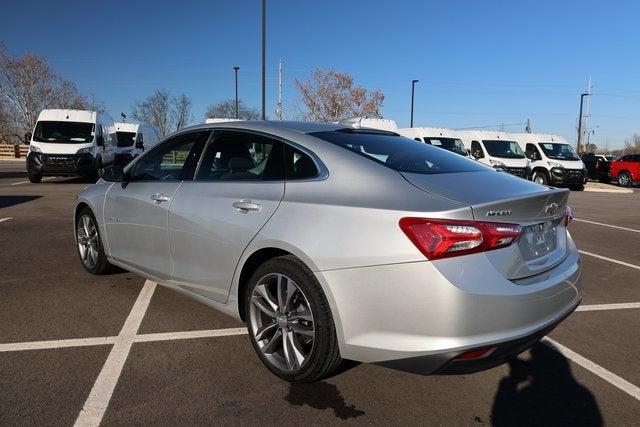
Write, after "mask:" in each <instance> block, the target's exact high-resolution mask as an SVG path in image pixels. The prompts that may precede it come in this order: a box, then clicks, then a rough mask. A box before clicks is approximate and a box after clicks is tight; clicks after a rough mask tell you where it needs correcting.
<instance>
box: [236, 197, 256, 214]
mask: <svg viewBox="0 0 640 427" xmlns="http://www.w3.org/2000/svg"><path fill="white" fill-rule="evenodd" d="M233 207H234V208H236V209H238V210H239V211H240V212H244V213H247V212H248V211H258V210H260V205H259V204H257V203H253V202H252V201H251V200H240V201H237V202H233Z"/></svg>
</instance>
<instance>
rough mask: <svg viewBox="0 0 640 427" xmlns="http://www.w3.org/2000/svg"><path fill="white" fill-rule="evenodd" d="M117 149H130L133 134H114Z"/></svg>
mask: <svg viewBox="0 0 640 427" xmlns="http://www.w3.org/2000/svg"><path fill="white" fill-rule="evenodd" d="M116 136H117V137H118V147H132V146H133V143H134V141H135V138H136V133H135V132H116Z"/></svg>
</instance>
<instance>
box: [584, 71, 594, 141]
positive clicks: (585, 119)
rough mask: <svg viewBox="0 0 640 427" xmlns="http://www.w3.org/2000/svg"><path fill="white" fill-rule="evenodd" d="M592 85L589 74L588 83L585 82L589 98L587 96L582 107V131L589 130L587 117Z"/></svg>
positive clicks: (589, 111)
mask: <svg viewBox="0 0 640 427" xmlns="http://www.w3.org/2000/svg"><path fill="white" fill-rule="evenodd" d="M592 88H593V85H592V84H591V76H589V83H588V84H587V92H586V93H588V94H589V98H587V105H585V109H584V123H583V125H582V133H586V132H588V131H589V117H591V89H592Z"/></svg>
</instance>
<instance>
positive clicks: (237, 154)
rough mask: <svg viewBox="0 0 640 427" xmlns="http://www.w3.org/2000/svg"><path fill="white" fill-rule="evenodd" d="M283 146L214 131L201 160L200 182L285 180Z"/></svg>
mask: <svg viewBox="0 0 640 427" xmlns="http://www.w3.org/2000/svg"><path fill="white" fill-rule="evenodd" d="M282 159H283V154H282V143H281V142H279V141H277V140H275V139H272V138H269V137H266V136H262V135H256V134H252V133H249V132H241V131H231V130H220V131H214V136H213V140H212V141H211V143H210V144H209V146H208V147H207V151H206V152H205V154H204V157H203V158H202V162H201V164H200V169H199V172H198V177H197V179H198V180H200V181H267V180H281V179H283V178H284V171H283V165H282Z"/></svg>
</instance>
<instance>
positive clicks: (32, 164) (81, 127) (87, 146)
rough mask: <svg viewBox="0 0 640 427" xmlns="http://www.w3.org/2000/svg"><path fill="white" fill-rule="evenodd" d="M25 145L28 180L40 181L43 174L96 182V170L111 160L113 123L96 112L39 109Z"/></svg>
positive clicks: (113, 142) (113, 137)
mask: <svg viewBox="0 0 640 427" xmlns="http://www.w3.org/2000/svg"><path fill="white" fill-rule="evenodd" d="M24 143H25V144H29V154H28V155H27V175H28V176H29V181H31V182H34V183H35V182H40V181H41V180H42V176H43V175H53V176H72V175H82V176H85V177H87V178H90V179H93V180H95V179H96V178H97V176H98V169H99V168H101V167H102V165H103V164H106V163H108V162H110V161H112V160H113V158H112V154H111V153H112V147H113V145H114V144H115V133H114V127H113V120H112V119H111V117H110V116H109V115H108V114H103V113H98V112H96V111H85V110H42V111H41V112H40V115H39V116H38V121H37V122H36V126H35V128H34V130H33V134H29V133H27V134H26V135H25V139H24Z"/></svg>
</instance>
